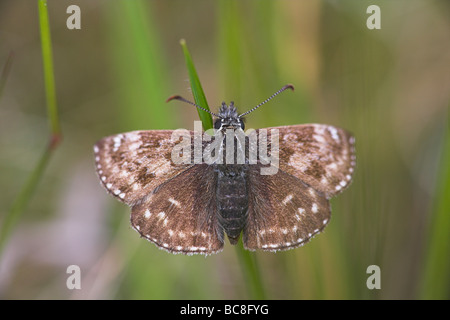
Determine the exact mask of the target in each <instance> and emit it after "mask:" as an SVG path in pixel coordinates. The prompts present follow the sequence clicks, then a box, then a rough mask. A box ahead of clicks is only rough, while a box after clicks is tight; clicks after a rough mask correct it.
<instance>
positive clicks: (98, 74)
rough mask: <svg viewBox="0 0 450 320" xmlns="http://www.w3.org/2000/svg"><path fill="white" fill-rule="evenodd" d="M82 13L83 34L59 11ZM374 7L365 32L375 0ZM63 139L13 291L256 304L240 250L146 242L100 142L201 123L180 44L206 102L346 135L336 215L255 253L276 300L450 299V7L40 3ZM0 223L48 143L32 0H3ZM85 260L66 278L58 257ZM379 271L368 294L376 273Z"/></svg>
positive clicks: (253, 121)
mask: <svg viewBox="0 0 450 320" xmlns="http://www.w3.org/2000/svg"><path fill="white" fill-rule="evenodd" d="M71 4H76V5H79V6H80V8H81V30H69V29H68V28H67V27H66V20H67V18H68V17H69V14H67V13H66V9H67V7H68V6H69V5H71ZM371 4H377V5H379V6H380V8H381V29H380V30H369V29H368V28H367V26H366V20H367V19H368V18H369V16H370V15H369V14H367V13H366V9H367V7H368V6H369V5H371ZM48 11H49V19H50V25H51V36H52V43H53V59H54V69H55V82H56V94H57V101H58V108H59V112H60V118H61V128H62V134H63V141H62V143H61V145H60V146H59V148H58V149H57V150H56V151H55V154H54V155H53V157H52V158H51V161H50V163H49V165H48V167H47V169H46V171H45V175H44V176H43V178H42V179H41V181H40V182H39V184H38V187H37V189H36V192H35V193H34V194H33V196H32V198H31V200H30V202H29V203H28V205H27V207H26V209H25V211H24V213H23V215H22V216H21V219H20V221H19V222H18V224H17V225H16V227H15V228H14V230H12V233H11V236H10V237H9V238H8V241H7V243H6V246H5V248H4V250H3V253H2V255H1V257H0V298H3V299H247V298H255V296H254V295H253V294H252V291H251V290H249V288H248V287H249V279H248V277H247V275H246V274H245V272H243V270H242V268H241V264H242V261H241V259H240V258H239V255H238V254H237V251H236V249H235V248H233V247H232V246H230V245H229V244H228V243H226V245H225V249H224V251H223V252H222V253H220V254H217V255H214V256H209V257H206V258H205V257H203V256H183V255H172V254H169V253H166V252H165V251H162V250H159V249H158V248H157V247H156V246H155V245H153V244H151V243H149V242H147V241H145V240H143V239H140V238H139V235H138V234H137V233H136V232H135V231H134V230H133V229H132V228H131V226H130V223H129V214H130V210H129V208H128V207H126V206H125V205H122V204H120V203H119V202H117V201H116V200H114V199H113V198H112V197H110V196H109V195H107V194H106V192H105V190H103V188H102V187H101V186H100V184H99V182H98V180H97V177H96V174H95V167H94V159H93V151H92V146H93V144H94V143H95V142H96V141H97V140H98V139H100V138H102V137H104V136H107V135H111V134H115V133H119V132H124V131H131V130H141V129H176V128H181V127H183V128H188V129H192V128H193V120H197V119H198V115H197V111H196V110H195V108H193V107H190V106H188V105H183V104H181V103H175V102H173V103H170V104H165V100H166V98H168V97H169V96H170V95H173V94H180V95H183V96H185V97H186V98H189V99H192V96H191V93H190V89H189V82H188V74H187V70H186V65H185V62H184V56H183V53H182V50H181V46H180V44H179V41H180V39H182V38H184V39H186V41H187V44H188V47H189V50H190V52H191V55H192V58H193V60H194V63H195V66H196V68H197V72H198V74H199V77H200V80H201V82H202V84H203V89H204V91H205V93H206V96H207V98H208V102H209V105H210V108H211V110H212V111H216V110H217V107H218V106H219V105H220V103H221V102H222V101H226V102H229V101H230V100H233V101H235V103H236V105H237V106H238V108H239V110H240V111H241V112H243V111H246V110H248V109H250V108H251V107H253V106H255V105H256V104H258V103H259V102H261V101H263V100H264V99H266V98H267V97H268V96H270V95H271V94H272V93H273V92H275V91H276V90H278V89H279V88H280V87H282V86H283V85H284V84H286V83H292V84H294V85H295V88H296V90H295V92H287V93H284V94H282V95H281V96H279V97H277V98H276V99H275V100H273V101H272V102H270V104H267V105H266V106H264V107H262V108H260V109H259V110H258V111H257V112H254V113H252V114H251V115H250V116H249V117H248V118H247V127H248V128H251V127H252V128H261V127H267V126H279V125H288V124H300V123H309V122H311V123H326V124H333V125H336V126H340V127H343V128H346V129H347V130H349V131H351V132H353V133H354V135H355V136H356V143H357V157H358V158H357V163H358V165H357V170H356V174H355V178H354V182H353V184H352V185H351V187H350V188H349V189H348V190H347V191H346V192H344V193H343V194H342V195H340V196H339V197H337V198H334V199H333V200H332V208H333V211H332V220H331V222H330V224H329V225H328V227H327V228H326V229H325V232H324V233H322V234H320V235H319V236H317V237H315V238H314V239H313V240H312V241H311V242H310V243H308V244H307V245H306V246H304V247H301V248H298V249H294V250H290V251H287V252H280V253H276V254H274V253H264V252H257V253H254V254H252V256H254V259H256V261H257V264H258V266H259V271H260V274H261V279H262V280H261V281H262V286H263V289H264V293H265V296H266V297H267V298H269V299H422V298H437V299H449V298H450V289H449V288H450V275H449V271H450V235H449V234H450V232H449V231H450V199H449V198H450V172H449V169H448V167H449V163H450V153H449V150H450V133H449V116H448V109H449V103H450V2H449V1H446V0H441V1H438V0H436V1H432V0H397V1H388V0H386V1H382V0H379V1H364V0H359V1H348V0H346V1H331V0H330V1H325V0H323V1H318V0H314V1H311V0H303V1H294V0H277V1H269V0H266V1H258V0H251V1H250V0H242V1H230V0H222V1H209V0H192V1H183V0H176V1H175V0H171V1H164V0H159V1H156V0H155V1H124V0H121V1H119V0H117V1H92V0H76V1H57V0H49V2H48ZM10 52H13V54H14V55H13V60H12V65H11V69H10V72H9V73H8V76H7V78H6V82H5V84H4V87H3V92H2V93H1V96H0V97H1V98H0V99H1V100H0V188H1V192H0V223H2V221H4V217H5V215H6V214H7V212H8V210H9V208H10V207H11V205H12V203H13V201H14V199H15V198H16V197H17V195H18V194H19V193H20V190H21V189H22V188H23V186H24V184H25V182H26V180H27V177H28V176H29V175H30V173H31V172H32V170H33V168H34V167H35V166H36V164H37V162H38V159H39V157H40V155H41V153H42V151H43V150H44V149H45V147H46V145H47V143H48V136H49V125H48V116H47V114H46V98H45V88H44V79H43V67H42V54H41V46H40V36H39V20H38V7H37V1H30V0H3V1H1V2H0V68H3V66H4V64H5V63H6V61H7V59H8V56H9V54H10ZM72 264H76V265H79V266H80V268H81V272H82V274H81V276H82V278H81V280H82V282H81V286H82V289H81V290H68V289H67V287H66V279H67V277H68V274H67V273H66V268H67V267H68V266H69V265H72ZM370 265H378V266H379V267H380V269H381V289H380V290H369V289H368V288H367V286H366V280H367V278H368V277H369V274H367V273H366V269H367V267H368V266H370Z"/></svg>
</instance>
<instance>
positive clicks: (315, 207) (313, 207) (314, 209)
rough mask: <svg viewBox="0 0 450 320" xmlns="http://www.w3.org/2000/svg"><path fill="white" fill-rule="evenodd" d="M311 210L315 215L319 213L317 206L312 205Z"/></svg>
mask: <svg viewBox="0 0 450 320" xmlns="http://www.w3.org/2000/svg"><path fill="white" fill-rule="evenodd" d="M311 210H312V212H313V213H317V211H319V208H318V207H317V204H315V203H313V205H312V208H311Z"/></svg>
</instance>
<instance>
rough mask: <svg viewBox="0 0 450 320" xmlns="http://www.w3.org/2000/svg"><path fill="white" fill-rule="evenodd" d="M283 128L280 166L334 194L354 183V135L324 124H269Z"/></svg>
mask: <svg viewBox="0 0 450 320" xmlns="http://www.w3.org/2000/svg"><path fill="white" fill-rule="evenodd" d="M271 129H278V131H279V146H280V147H279V158H280V160H279V168H280V170H282V171H284V172H286V173H289V174H291V175H293V176H295V177H297V178H299V179H300V180H301V181H303V182H304V183H306V184H308V185H309V186H311V187H313V188H314V189H315V190H317V191H320V192H323V193H324V194H325V195H326V197H327V198H331V197H332V196H334V195H336V194H337V193H339V192H341V191H343V190H344V189H345V188H347V187H348V186H349V185H350V182H351V180H352V176H353V172H354V169H355V165H356V162H355V148H354V142H355V139H354V137H353V136H352V135H351V134H350V133H348V132H347V131H345V130H344V129H341V128H337V127H334V126H329V125H323V124H305V125H295V126H285V127H276V128H268V129H267V130H268V131H269V132H270V130H271Z"/></svg>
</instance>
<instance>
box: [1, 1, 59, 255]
mask: <svg viewBox="0 0 450 320" xmlns="http://www.w3.org/2000/svg"><path fill="white" fill-rule="evenodd" d="M38 8H39V24H40V30H41V46H42V59H43V67H44V68H43V69H44V81H45V91H46V98H47V112H48V117H49V121H50V128H51V135H50V139H49V143H48V145H47V147H46V149H45V150H44V152H43V154H42V156H41V158H40V159H39V162H38V163H37V165H36V167H35V168H34V170H33V172H32V173H31V175H30V177H29V178H28V180H27V182H26V184H25V186H24V187H23V189H22V190H21V192H20V193H19V195H18V196H17V198H16V199H15V200H14V201H13V204H12V206H11V208H10V209H9V211H8V212H7V214H6V215H5V217H4V219H3V221H2V225H1V227H0V255H1V252H2V251H3V248H4V246H5V244H6V242H7V240H8V238H9V236H10V234H11V232H12V231H13V229H14V227H15V226H16V224H17V223H18V221H19V220H20V217H21V215H22V214H23V212H24V210H25V208H26V205H27V204H28V202H29V201H30V199H31V197H32V196H33V193H34V191H35V190H36V187H37V185H38V183H39V181H40V180H41V177H42V176H43V174H44V171H45V168H46V167H47V165H48V162H49V160H50V157H51V155H52V154H53V150H55V148H56V146H57V145H58V143H59V141H60V137H61V132H60V125H59V118H58V112H57V111H58V109H57V103H56V91H55V77H54V74H53V57H52V45H51V37H50V25H49V21H48V11H47V1H46V0H39V1H38Z"/></svg>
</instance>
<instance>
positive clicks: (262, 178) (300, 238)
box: [243, 165, 331, 251]
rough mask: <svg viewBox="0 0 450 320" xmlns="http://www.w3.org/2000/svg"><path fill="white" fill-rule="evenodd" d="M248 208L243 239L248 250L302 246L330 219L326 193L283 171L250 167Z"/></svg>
mask: <svg viewBox="0 0 450 320" xmlns="http://www.w3.org/2000/svg"><path fill="white" fill-rule="evenodd" d="M249 186H250V187H249V189H250V190H249V210H248V220H247V226H246V228H245V229H244V236H243V242H244V246H245V248H246V249H249V250H256V249H262V250H269V251H277V250H287V249H291V248H295V247H298V246H301V245H303V244H305V243H306V242H308V240H309V239H311V237H313V236H314V235H315V234H317V233H319V232H320V231H322V229H323V228H324V227H325V226H326V224H327V223H328V221H329V220H330V214H331V211H330V205H329V202H328V200H327V199H326V197H325V195H324V194H323V193H322V192H320V191H317V190H315V189H314V188H312V187H310V186H308V185H307V184H306V183H304V182H303V181H301V180H299V179H298V178H297V177H295V176H293V175H290V174H288V173H286V172H283V171H282V170H278V172H277V173H276V174H274V175H260V166H259V165H254V166H252V167H251V169H250V170H249Z"/></svg>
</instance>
